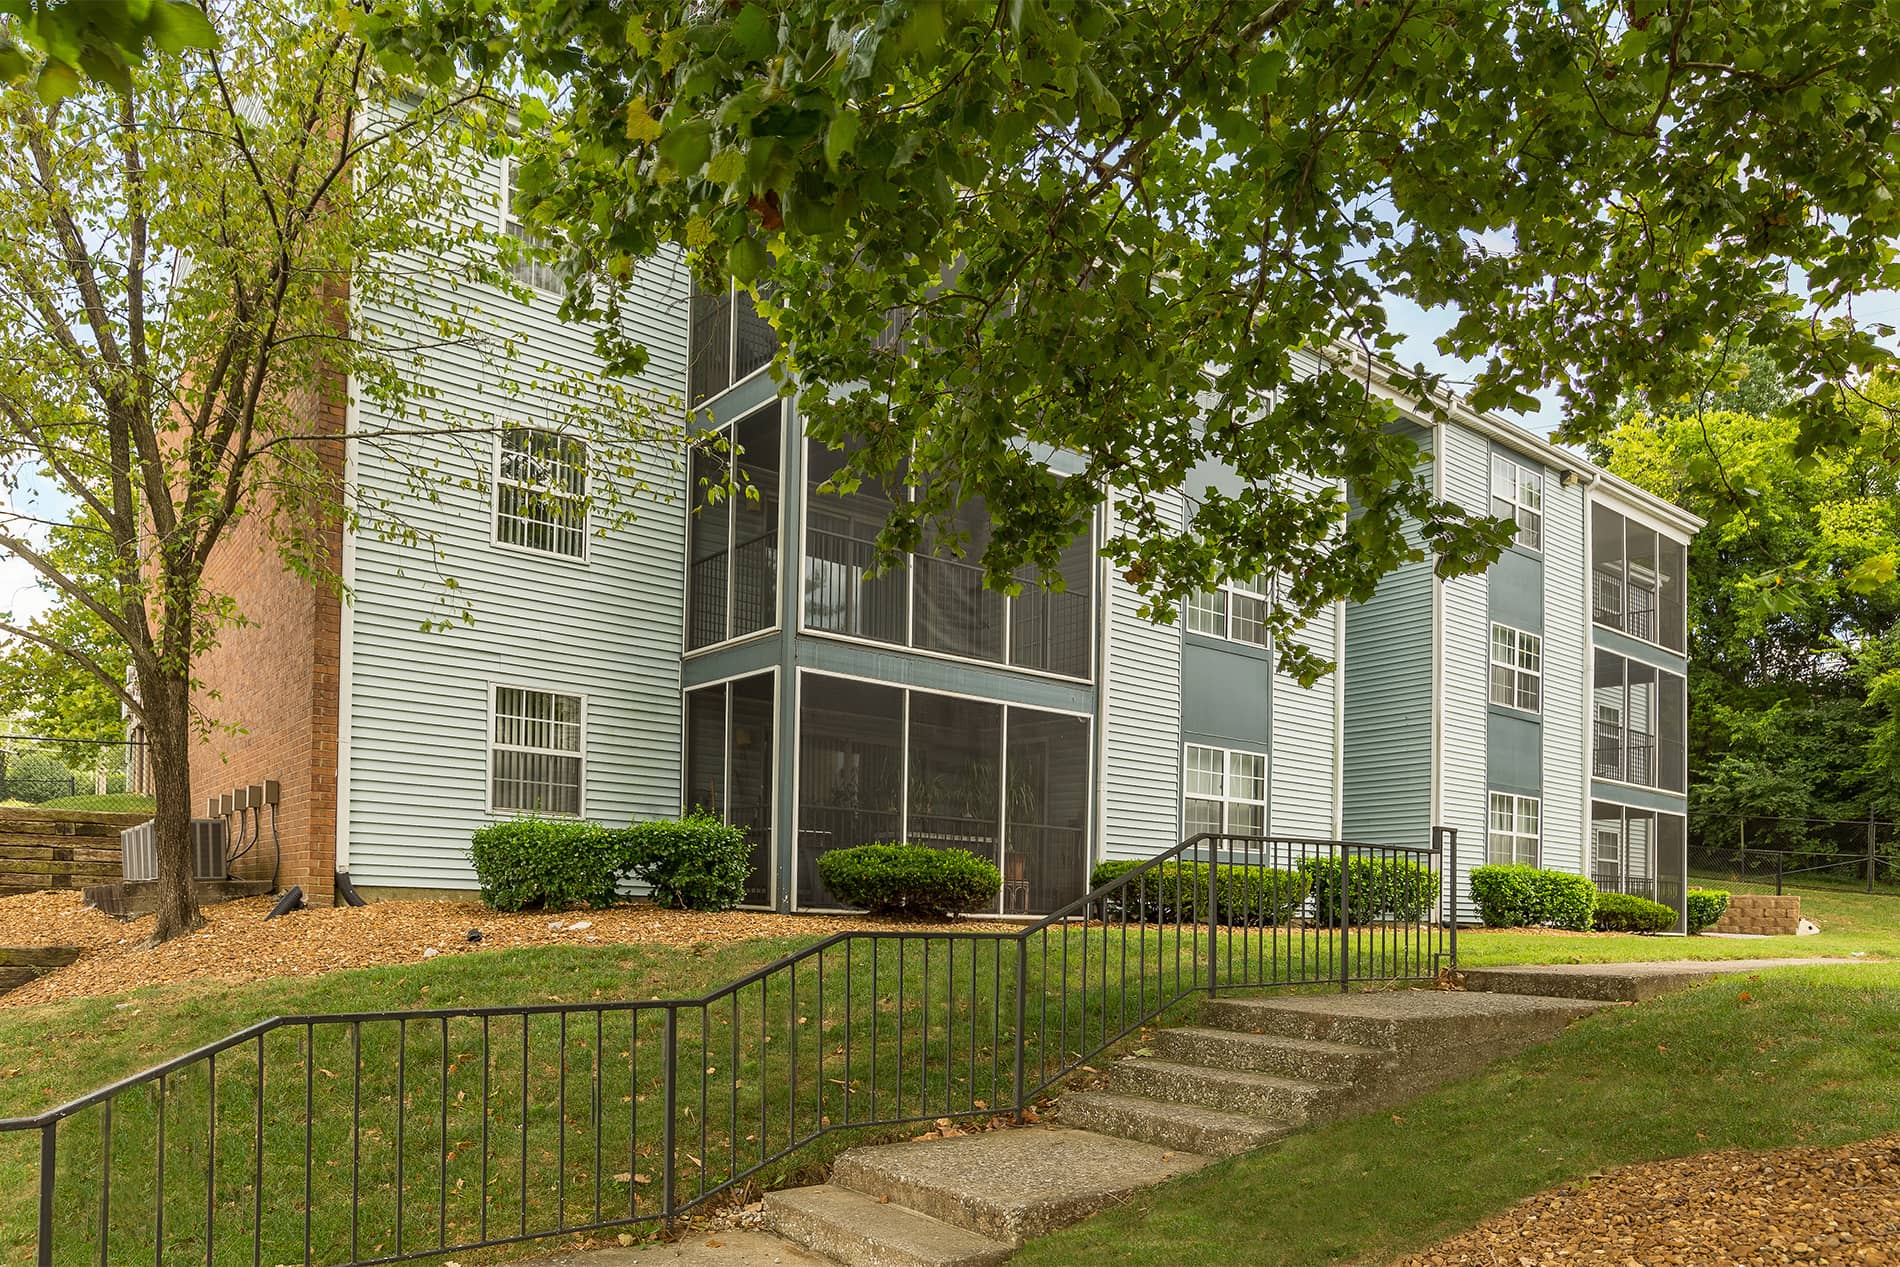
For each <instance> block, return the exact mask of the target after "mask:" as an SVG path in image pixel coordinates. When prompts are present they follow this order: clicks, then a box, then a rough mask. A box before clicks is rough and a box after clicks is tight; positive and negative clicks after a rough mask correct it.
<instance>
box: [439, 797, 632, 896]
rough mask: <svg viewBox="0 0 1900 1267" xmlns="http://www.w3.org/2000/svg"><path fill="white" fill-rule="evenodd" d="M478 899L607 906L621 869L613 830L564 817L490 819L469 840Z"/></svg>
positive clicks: (620, 854) (615, 891)
mask: <svg viewBox="0 0 1900 1267" xmlns="http://www.w3.org/2000/svg"><path fill="white" fill-rule="evenodd" d="M468 856H469V858H470V859H471V860H472V861H473V862H474V864H475V876H476V879H477V880H478V881H480V883H481V890H482V901H484V902H486V903H488V905H490V906H492V907H494V908H495V909H496V910H498V911H519V910H524V909H526V908H528V907H533V906H547V907H554V908H556V909H559V908H563V907H569V906H611V905H612V904H613V903H615V902H618V901H620V900H621V897H620V883H621V879H622V876H623V874H624V872H625V869H626V868H625V865H624V860H623V847H622V845H621V842H620V840H619V838H618V835H617V833H615V832H613V831H610V830H608V829H607V828H605V827H601V826H599V825H598V824H595V823H580V822H574V821H572V820H568V819H548V818H514V819H509V820H507V821H506V822H500V823H490V824H489V825H488V826H486V827H483V828H481V829H480V830H478V831H477V832H476V833H475V835H474V836H473V837H472V838H471V839H470V841H469V848H468Z"/></svg>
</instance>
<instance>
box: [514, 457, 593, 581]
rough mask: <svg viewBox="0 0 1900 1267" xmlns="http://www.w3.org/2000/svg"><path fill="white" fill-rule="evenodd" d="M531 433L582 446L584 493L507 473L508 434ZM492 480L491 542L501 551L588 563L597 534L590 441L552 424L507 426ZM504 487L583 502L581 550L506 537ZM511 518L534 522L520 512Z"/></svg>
mask: <svg viewBox="0 0 1900 1267" xmlns="http://www.w3.org/2000/svg"><path fill="white" fill-rule="evenodd" d="M529 432H539V433H540V434H542V435H550V436H553V437H555V438H556V439H557V440H559V441H561V442H562V443H563V444H572V445H577V446H579V448H580V477H581V478H580V485H581V490H580V492H578V493H570V492H568V491H567V490H566V489H563V488H559V487H556V486H554V485H541V484H536V483H534V482H532V481H528V480H521V479H515V478H511V477H510V476H509V475H508V474H507V469H508V468H507V458H508V437H509V436H511V435H524V434H526V433H529ZM489 482H490V484H491V485H492V486H493V491H492V492H491V493H490V495H489V514H488V534H489V536H488V539H489V543H490V544H491V545H493V546H494V547H495V548H496V549H498V550H510V551H513V552H515V553H518V554H527V555H532V556H534V557H535V558H537V559H561V560H564V561H566V562H569V563H586V562H587V558H588V552H589V549H590V546H589V541H590V539H591V538H592V537H593V535H594V523H593V519H594V516H593V508H592V506H591V505H590V504H589V496H590V491H591V487H592V484H593V450H592V449H591V448H590V447H589V445H588V443H587V441H586V440H584V439H582V438H581V437H579V436H571V435H568V434H566V433H565V432H561V431H556V430H554V429H552V428H550V427H532V426H528V425H526V424H520V425H514V426H507V427H503V428H502V429H501V431H500V432H499V433H497V434H496V436H495V450H494V461H493V467H492V469H491V471H490V480H489ZM503 488H513V489H519V490H523V491H527V492H532V493H534V494H536V495H537V496H541V497H552V498H555V499H558V500H561V501H570V502H578V503H580V506H581V513H582V518H581V524H580V553H579V554H570V553H568V552H567V551H566V550H544V549H542V548H541V547H540V546H534V545H528V544H525V543H523V542H520V541H504V540H502V535H501V524H502V519H503V512H502V508H501V490H502V489H503ZM511 518H513V519H516V520H518V521H520V522H522V523H531V522H532V521H530V520H525V519H522V518H521V516H519V515H514V516H511Z"/></svg>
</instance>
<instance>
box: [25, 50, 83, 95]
mask: <svg viewBox="0 0 1900 1267" xmlns="http://www.w3.org/2000/svg"><path fill="white" fill-rule="evenodd" d="M33 91H34V92H36V93H38V94H39V98H40V101H41V102H42V103H43V104H45V105H49V106H51V105H57V104H58V103H59V102H61V101H63V100H65V99H66V98H67V97H70V96H72V95H73V94H74V93H76V92H78V91H79V72H78V71H76V70H74V69H73V68H72V67H71V66H68V65H66V64H65V63H64V62H54V61H49V62H46V63H45V64H43V65H42V66H41V67H40V73H39V74H38V76H36V77H35V78H34V81H33Z"/></svg>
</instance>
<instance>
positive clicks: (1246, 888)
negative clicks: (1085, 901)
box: [1089, 860, 1309, 927]
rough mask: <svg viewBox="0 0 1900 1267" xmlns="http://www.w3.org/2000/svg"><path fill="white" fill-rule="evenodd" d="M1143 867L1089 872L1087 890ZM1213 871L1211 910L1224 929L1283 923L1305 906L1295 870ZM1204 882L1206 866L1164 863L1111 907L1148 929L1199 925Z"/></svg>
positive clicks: (1123, 864)
mask: <svg viewBox="0 0 1900 1267" xmlns="http://www.w3.org/2000/svg"><path fill="white" fill-rule="evenodd" d="M1142 865H1144V864H1143V863H1142V862H1141V861H1126V860H1123V861H1116V862H1104V863H1100V864H1098V865H1097V866H1096V868H1095V870H1093V871H1091V872H1090V873H1089V888H1091V889H1099V888H1101V887H1102V886H1103V885H1105V884H1108V883H1110V882H1112V881H1114V880H1118V879H1120V878H1121V877H1122V876H1125V875H1127V874H1128V873H1129V872H1131V871H1133V870H1134V869H1135V868H1137V867H1140V866H1142ZM1215 871H1216V874H1215V876H1214V910H1215V914H1216V918H1218V919H1219V921H1220V922H1221V923H1223V924H1231V925H1240V924H1246V925H1250V926H1255V927H1257V926H1260V925H1265V924H1284V923H1286V921H1287V920H1288V919H1290V918H1292V917H1293V916H1294V915H1295V914H1296V913H1298V911H1299V909H1300V907H1301V906H1303V905H1304V904H1305V902H1306V895H1307V893H1308V891H1309V886H1308V882H1307V878H1306V877H1305V876H1303V875H1301V874H1300V873H1298V872H1296V871H1282V870H1278V869H1276V868H1273V867H1217V868H1216V869H1215ZM1207 883H1208V877H1207V864H1206V863H1204V862H1164V863H1161V864H1159V865H1158V866H1155V867H1154V868H1152V869H1150V870H1149V871H1146V872H1144V873H1143V874H1142V875H1141V876H1140V878H1138V879H1136V880H1134V881H1133V882H1132V883H1130V884H1129V885H1128V886H1127V887H1126V888H1124V889H1123V890H1122V893H1121V895H1120V897H1118V898H1110V899H1109V902H1110V904H1111V909H1113V910H1114V912H1115V913H1116V914H1118V915H1119V914H1120V913H1121V912H1123V911H1124V910H1125V911H1126V912H1127V913H1128V916H1129V917H1130V918H1131V919H1140V920H1145V921H1147V922H1148V923H1151V924H1170V923H1175V922H1177V921H1186V922H1188V923H1199V922H1200V921H1202V920H1203V919H1205V918H1206V913H1205V911H1206V903H1207Z"/></svg>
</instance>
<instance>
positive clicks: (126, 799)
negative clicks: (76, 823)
mask: <svg viewBox="0 0 1900 1267" xmlns="http://www.w3.org/2000/svg"><path fill="white" fill-rule="evenodd" d="M39 808H41V809H96V810H106V811H109V812H111V813H114V814H145V813H150V812H151V810H152V798H151V797H149V796H144V795H141V794H140V793H137V792H82V793H80V794H79V795H78V796H56V797H54V798H53V799H52V800H50V801H42V802H40V806H39Z"/></svg>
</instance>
